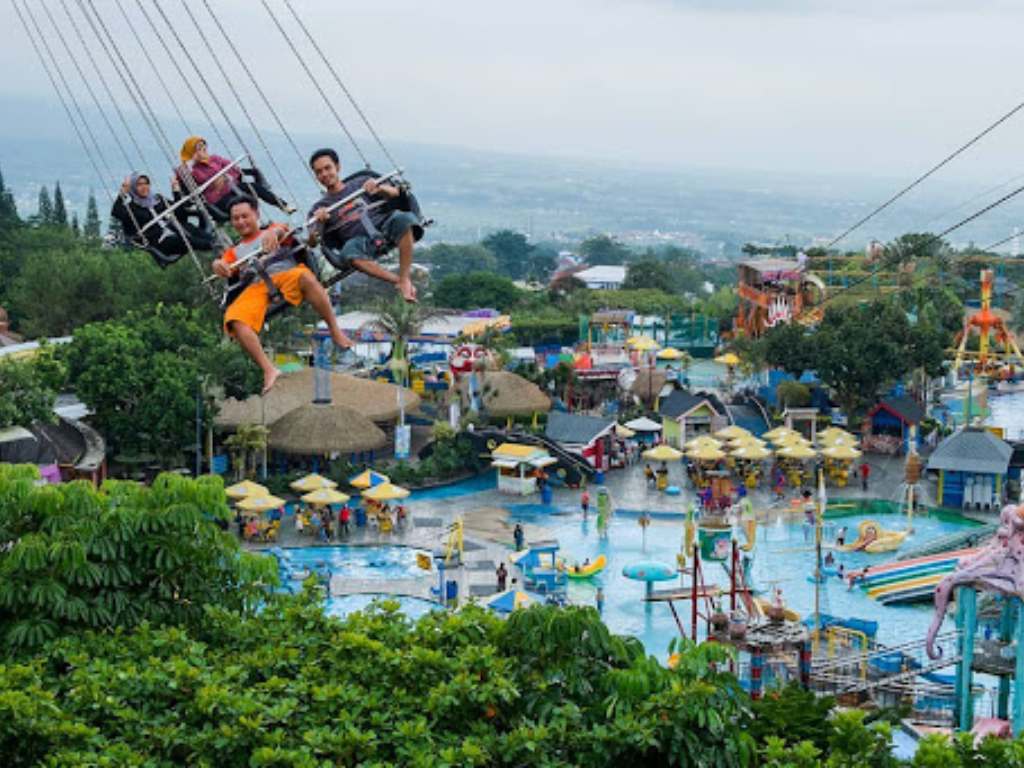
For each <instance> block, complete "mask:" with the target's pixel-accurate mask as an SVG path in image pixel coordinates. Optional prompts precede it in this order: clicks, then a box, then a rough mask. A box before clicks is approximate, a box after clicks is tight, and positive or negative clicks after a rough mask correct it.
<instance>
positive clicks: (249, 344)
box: [212, 197, 352, 395]
mask: <svg viewBox="0 0 1024 768" xmlns="http://www.w3.org/2000/svg"><path fill="white" fill-rule="evenodd" d="M228 213H229V214H230V216H231V226H233V227H234V228H235V231H236V232H238V234H239V236H240V237H241V240H240V241H239V242H238V243H237V244H236V245H235V246H234V247H233V248H229V249H228V250H226V251H225V252H224V254H223V255H222V256H221V257H220V258H219V259H216V260H215V261H214V262H213V265H212V268H213V271H214V272H215V273H216V274H218V275H220V276H221V277H224V278H231V277H232V276H233V275H234V273H235V272H236V271H240V272H241V274H240V275H238V277H239V279H240V280H241V281H242V283H243V285H245V286H246V287H245V288H244V290H242V292H241V293H240V294H239V295H238V296H237V297H236V298H235V299H234V301H232V302H231V303H230V304H229V305H228V307H227V309H226V310H225V312H224V330H225V332H226V333H227V334H228V335H230V336H233V337H234V339H235V341H237V342H238V344H239V346H241V347H242V349H243V350H244V351H245V353H246V354H247V355H249V357H251V358H252V360H253V362H255V363H256V365H258V366H259V367H260V370H262V371H263V394H264V395H265V394H266V393H267V392H269V391H270V389H271V387H273V386H274V382H275V381H277V377H278V376H279V375H280V373H281V372H280V371H278V370H277V368H275V367H274V365H273V363H271V362H270V359H269V358H268V357H267V354H266V352H264V351H263V346H262V344H260V337H259V332H260V330H261V329H262V328H263V321H264V319H265V317H266V313H267V309H268V308H269V306H270V301H271V298H272V297H271V293H270V286H268V285H267V281H268V280H269V282H270V283H272V285H273V288H274V289H275V291H276V292H278V293H280V294H281V296H282V297H283V298H284V300H285V301H287V302H288V303H289V304H291V305H292V306H298V305H299V304H300V303H302V302H303V301H305V302H306V303H307V304H309V305H310V306H311V307H312V308H313V309H314V310H315V311H316V313H317V314H318V315H320V318H321V319H322V320H323V321H324V322H325V323H326V324H327V329H328V330H329V331H330V334H331V339H332V340H333V341H334V343H335V344H336V345H338V346H339V347H341V348H342V349H347V348H349V347H351V346H352V340H351V339H350V338H349V337H348V336H346V335H345V334H344V333H342V331H341V328H339V327H338V321H337V319H336V318H335V316H334V310H333V308H332V307H331V300H330V299H329V298H328V296H327V291H326V290H324V287H323V286H322V285H321V284H320V281H319V280H317V278H316V275H314V274H313V272H312V271H310V269H309V268H308V267H307V266H306V265H305V264H301V263H299V261H298V260H297V258H296V256H295V251H294V249H293V248H290V247H288V246H294V245H295V242H294V240H293V239H292V238H291V237H290V236H288V231H287V228H286V227H285V226H284V225H283V224H275V223H271V224H269V225H268V226H267V227H265V228H263V229H260V215H259V208H258V204H257V203H256V201H255V200H253V199H252V198H249V197H239V198H236V199H235V200H233V201H232V202H231V207H230V208H229V209H228ZM257 240H258V241H259V251H260V252H261V253H263V254H267V255H268V256H266V257H264V262H263V268H264V269H265V273H266V278H267V279H263V275H261V274H259V273H257V271H256V270H255V269H254V268H253V267H252V266H251V265H245V266H243V267H242V268H241V269H240V270H238V269H237V268H233V267H232V264H233V263H234V262H235V261H236V260H237V259H238V255H237V251H238V249H239V247H240V246H243V245H249V244H252V245H253V246H254V247H255V246H256V241H257Z"/></svg>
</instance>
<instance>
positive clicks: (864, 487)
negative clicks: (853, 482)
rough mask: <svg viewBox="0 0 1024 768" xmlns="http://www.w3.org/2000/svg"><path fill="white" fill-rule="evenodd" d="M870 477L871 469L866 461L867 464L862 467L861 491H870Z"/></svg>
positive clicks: (864, 463)
mask: <svg viewBox="0 0 1024 768" xmlns="http://www.w3.org/2000/svg"><path fill="white" fill-rule="evenodd" d="M870 477H871V467H870V466H869V465H868V463H867V462H866V461H865V462H863V463H862V464H861V465H860V489H861V490H862V491H865V492H866V491H867V489H868V479H869V478H870Z"/></svg>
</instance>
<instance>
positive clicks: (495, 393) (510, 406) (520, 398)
mask: <svg viewBox="0 0 1024 768" xmlns="http://www.w3.org/2000/svg"><path fill="white" fill-rule="evenodd" d="M477 380H478V381H479V383H480V388H481V392H482V395H481V401H482V405H483V410H484V411H485V413H486V415H487V416H491V417H494V418H504V417H506V416H530V415H532V414H534V413H547V412H548V411H550V410H551V398H549V397H548V396H547V395H545V394H544V392H543V391H541V388H540V387H538V386H537V385H536V384H534V383H533V382H532V381H528V380H526V379H524V378H523V377H522V376H519V375H517V374H515V373H512V372H510V371H485V372H483V373H478V374H477ZM459 394H460V396H461V398H462V407H463V408H464V409H466V408H468V407H469V377H468V376H464V377H463V378H462V381H460V382H459Z"/></svg>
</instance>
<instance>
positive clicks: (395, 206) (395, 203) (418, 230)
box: [320, 168, 434, 284]
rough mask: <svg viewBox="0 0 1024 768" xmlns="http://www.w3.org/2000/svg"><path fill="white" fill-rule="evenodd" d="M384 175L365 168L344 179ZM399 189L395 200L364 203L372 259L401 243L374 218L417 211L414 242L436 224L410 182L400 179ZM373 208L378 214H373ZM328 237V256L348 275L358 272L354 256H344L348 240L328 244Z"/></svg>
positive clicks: (324, 249) (324, 251)
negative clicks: (426, 216) (421, 205)
mask: <svg viewBox="0 0 1024 768" xmlns="http://www.w3.org/2000/svg"><path fill="white" fill-rule="evenodd" d="M380 177H381V174H379V173H377V172H376V171H374V170H373V169H371V168H363V169H361V170H358V171H356V172H355V173H351V174H349V175H348V176H346V177H345V178H344V179H343V180H342V182H343V183H344V184H345V185H346V186H347V185H349V184H355V183H358V184H362V183H365V182H367V181H370V180H372V179H378V178H380ZM398 190H399V192H400V193H401V194H399V196H398V197H396V198H394V199H390V200H384V201H375V202H374V203H371V204H370V205H364V206H363V212H362V215H361V217H360V223H361V224H362V227H363V230H364V231H365V233H366V234H365V235H364V236H365V237H366V238H367V239H368V240H369V242H370V244H371V251H372V252H371V253H369V254H367V256H368V257H369V258H372V259H380V258H382V257H383V256H385V255H386V254H387V253H389V252H390V251H392V250H393V249H395V248H397V247H398V243H397V242H396V241H394V240H392V239H390V238H389V237H387V236H386V234H385V233H384V232H381V230H380V228H379V227H378V226H377V222H376V221H375V220H374V219H377V220H379V221H381V222H383V221H384V220H385V219H386V218H387V217H388V216H389V215H391V214H392V213H398V212H405V213H411V214H413V215H414V216H415V217H416V222H415V223H414V224H413V225H412V237H413V241H414V242H419V241H420V240H421V239H422V238H423V234H424V232H425V230H426V228H427V227H429V226H430V225H431V224H433V223H434V220H433V219H428V218H425V217H424V216H423V212H422V211H421V210H420V204H419V201H418V200H417V199H416V196H415V195H414V194H413V193H412V191H411V190H410V188H409V185H408V184H407V183H405V182H404V181H403V182H400V183H399V184H398ZM371 211H372V212H373V213H374V214H375V215H373V216H371V215H370V214H371ZM329 232H330V230H328V233H329ZM327 239H328V237H327V233H325V237H324V241H323V242H321V244H320V251H321V253H322V254H323V256H324V258H325V259H326V260H327V261H328V263H330V265H331V266H332V267H334V268H335V269H336V270H338V271H339V272H344V273H345V276H346V277H347V276H348V275H350V274H352V272H353V271H354V269H353V267H352V263H351V262H352V259H351V257H350V256H347V255H343V251H344V248H345V245H346V243H347V242H348V240H346V241H343V242H340V243H331V244H328V243H327ZM340 279H343V278H340ZM333 282H337V280H334V281H333ZM333 282H332V284H333Z"/></svg>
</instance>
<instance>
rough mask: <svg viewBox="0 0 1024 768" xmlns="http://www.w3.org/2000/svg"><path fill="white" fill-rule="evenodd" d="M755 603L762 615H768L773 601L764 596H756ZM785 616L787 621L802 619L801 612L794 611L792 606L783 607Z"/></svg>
mask: <svg viewBox="0 0 1024 768" xmlns="http://www.w3.org/2000/svg"><path fill="white" fill-rule="evenodd" d="M754 605H755V607H756V608H757V610H758V611H760V613H761V615H762V616H767V615H768V609H769V608H771V601H769V600H767V599H765V598H763V597H755V598H754ZM783 611H784V613H783V616H784V617H785V619H786V621H800V614H799V613H797V612H796V611H794V610H793V609H792V608H787V607H783Z"/></svg>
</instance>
